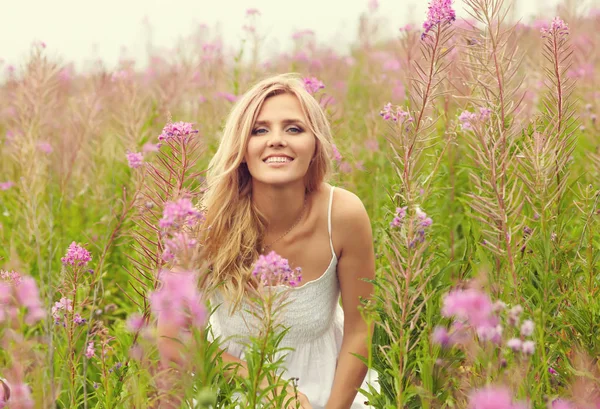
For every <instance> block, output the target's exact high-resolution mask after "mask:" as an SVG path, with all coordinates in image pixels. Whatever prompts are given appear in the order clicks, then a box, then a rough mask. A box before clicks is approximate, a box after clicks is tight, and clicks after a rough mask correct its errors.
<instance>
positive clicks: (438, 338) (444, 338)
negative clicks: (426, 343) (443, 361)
mask: <svg viewBox="0 0 600 409" xmlns="http://www.w3.org/2000/svg"><path fill="white" fill-rule="evenodd" d="M431 340H432V341H433V342H434V343H436V344H439V345H441V346H442V347H445V346H448V345H449V344H450V335H449V334H448V330H447V329H446V328H445V327H441V326H437V327H435V328H434V330H433V333H432V334H431Z"/></svg>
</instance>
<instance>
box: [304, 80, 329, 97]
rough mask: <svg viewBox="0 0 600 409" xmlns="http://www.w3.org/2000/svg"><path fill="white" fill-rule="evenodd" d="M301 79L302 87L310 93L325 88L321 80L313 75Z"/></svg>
mask: <svg viewBox="0 0 600 409" xmlns="http://www.w3.org/2000/svg"><path fill="white" fill-rule="evenodd" d="M303 81H304V89H306V90H307V91H308V92H309V93H311V94H314V93H316V92H317V91H318V90H320V89H323V88H325V84H323V82H322V81H320V80H318V79H317V78H315V77H306V78H304V80H303Z"/></svg>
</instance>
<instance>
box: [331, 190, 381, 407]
mask: <svg viewBox="0 0 600 409" xmlns="http://www.w3.org/2000/svg"><path fill="white" fill-rule="evenodd" d="M337 191H338V192H339V194H338V197H337V200H336V201H334V203H335V204H336V206H335V211H334V216H332V217H333V220H332V223H333V225H334V226H335V229H334V233H335V234H334V236H333V237H334V239H335V238H339V240H340V244H341V245H342V250H341V254H340V258H339V261H338V266H337V269H338V270H337V273H338V279H339V281H340V289H341V294H342V306H343V309H344V337H343V340H342V347H341V350H340V355H339V357H338V363H337V367H336V371H335V377H334V381H333V387H332V389H331V394H330V396H329V400H328V402H327V405H326V406H325V407H326V409H338V408H340V409H342V408H343V409H348V408H350V407H351V406H352V402H353V401H354V398H355V397H356V393H357V390H358V388H360V386H361V384H362V382H363V380H364V378H365V375H366V373H367V367H366V365H364V364H363V363H362V362H361V361H360V360H359V359H358V358H357V357H355V356H354V355H353V354H357V355H360V356H367V354H368V348H369V345H368V341H369V339H370V338H371V336H370V335H371V334H372V328H370V327H369V325H368V324H367V323H366V322H365V320H364V319H363V318H362V315H361V313H360V309H359V307H360V305H361V303H360V300H361V298H362V299H370V298H371V296H372V293H373V285H372V284H370V283H367V282H365V281H364V279H373V278H374V277H375V254H374V250H373V233H372V231H371V223H370V221H369V216H368V215H367V212H366V210H365V208H364V206H363V204H362V202H361V201H360V199H359V198H358V197H357V196H356V195H354V194H352V193H350V192H348V191H345V190H342V189H337Z"/></svg>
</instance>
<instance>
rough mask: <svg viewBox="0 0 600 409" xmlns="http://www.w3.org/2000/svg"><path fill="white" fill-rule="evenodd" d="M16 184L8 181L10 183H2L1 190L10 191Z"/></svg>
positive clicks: (0, 183)
mask: <svg viewBox="0 0 600 409" xmlns="http://www.w3.org/2000/svg"><path fill="white" fill-rule="evenodd" d="M14 185H15V184H14V182H11V181H8V182H0V190H8V189H10V188H11V187H13V186H14Z"/></svg>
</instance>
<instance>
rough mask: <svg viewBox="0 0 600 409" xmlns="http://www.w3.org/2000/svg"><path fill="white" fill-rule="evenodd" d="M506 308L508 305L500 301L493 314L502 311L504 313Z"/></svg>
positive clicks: (495, 305) (495, 304)
mask: <svg viewBox="0 0 600 409" xmlns="http://www.w3.org/2000/svg"><path fill="white" fill-rule="evenodd" d="M505 308H506V303H505V302H503V301H500V300H498V301H496V302H495V303H494V305H493V306H492V311H493V312H500V311H503V310H504V309H505Z"/></svg>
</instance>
